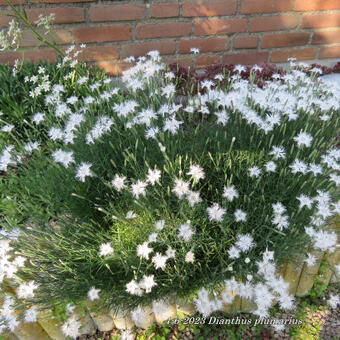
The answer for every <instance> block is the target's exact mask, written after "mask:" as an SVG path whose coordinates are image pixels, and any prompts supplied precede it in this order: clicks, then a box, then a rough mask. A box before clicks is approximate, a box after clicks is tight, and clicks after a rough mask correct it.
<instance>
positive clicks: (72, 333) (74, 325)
mask: <svg viewBox="0 0 340 340" xmlns="http://www.w3.org/2000/svg"><path fill="white" fill-rule="evenodd" d="M80 327H81V322H79V321H78V320H77V319H76V316H75V315H72V316H71V317H70V318H69V319H68V320H67V321H66V322H65V323H64V324H63V325H62V326H61V331H62V332H63V334H64V335H65V336H69V337H71V338H73V339H76V338H77V337H78V336H79V335H80V333H79V328H80Z"/></svg>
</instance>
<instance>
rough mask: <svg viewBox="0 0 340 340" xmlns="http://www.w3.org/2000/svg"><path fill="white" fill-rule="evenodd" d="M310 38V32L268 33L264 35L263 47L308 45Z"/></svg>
mask: <svg viewBox="0 0 340 340" xmlns="http://www.w3.org/2000/svg"><path fill="white" fill-rule="evenodd" d="M308 40H309V33H308V32H302V33H281V34H279V33H278V34H266V35H264V36H263V37H262V46H261V47H262V48H272V47H286V46H287V47H289V46H302V45H306V44H307V43H308Z"/></svg>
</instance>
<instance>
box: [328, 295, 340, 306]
mask: <svg viewBox="0 0 340 340" xmlns="http://www.w3.org/2000/svg"><path fill="white" fill-rule="evenodd" d="M327 302H328V304H329V305H330V306H331V307H332V308H333V309H335V308H336V307H337V305H339V304H340V298H339V295H333V294H330V296H329V299H328V300H327Z"/></svg>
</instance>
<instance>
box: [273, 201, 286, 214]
mask: <svg viewBox="0 0 340 340" xmlns="http://www.w3.org/2000/svg"><path fill="white" fill-rule="evenodd" d="M272 207H273V210H274V213H275V214H276V215H281V214H283V213H284V212H285V211H286V210H287V209H286V208H285V207H284V205H283V204H282V203H281V202H277V203H274V204H273V205H272Z"/></svg>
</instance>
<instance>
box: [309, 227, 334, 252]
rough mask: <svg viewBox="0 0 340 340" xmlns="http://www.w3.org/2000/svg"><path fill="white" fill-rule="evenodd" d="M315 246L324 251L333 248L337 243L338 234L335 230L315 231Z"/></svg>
mask: <svg viewBox="0 0 340 340" xmlns="http://www.w3.org/2000/svg"><path fill="white" fill-rule="evenodd" d="M313 239H314V247H316V248H319V249H321V250H323V251H326V250H333V249H335V246H336V244H337V240H338V236H337V234H336V233H335V232H330V233H328V232H326V231H323V230H319V231H318V232H316V233H314V235H313Z"/></svg>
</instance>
